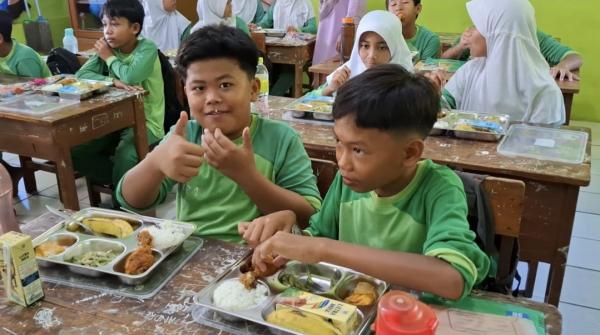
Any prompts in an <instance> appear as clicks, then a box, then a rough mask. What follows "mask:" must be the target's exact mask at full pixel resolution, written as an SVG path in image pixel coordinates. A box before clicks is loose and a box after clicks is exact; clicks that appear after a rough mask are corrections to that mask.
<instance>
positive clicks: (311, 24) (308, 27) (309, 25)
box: [300, 17, 318, 35]
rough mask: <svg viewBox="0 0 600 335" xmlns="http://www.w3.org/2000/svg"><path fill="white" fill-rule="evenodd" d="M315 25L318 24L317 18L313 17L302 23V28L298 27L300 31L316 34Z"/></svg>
mask: <svg viewBox="0 0 600 335" xmlns="http://www.w3.org/2000/svg"><path fill="white" fill-rule="evenodd" d="M317 26H318V25H317V19H315V18H314V17H313V18H311V19H309V20H308V21H306V22H305V23H304V26H302V28H300V31H301V32H303V33H309V34H313V35H316V34H317Z"/></svg>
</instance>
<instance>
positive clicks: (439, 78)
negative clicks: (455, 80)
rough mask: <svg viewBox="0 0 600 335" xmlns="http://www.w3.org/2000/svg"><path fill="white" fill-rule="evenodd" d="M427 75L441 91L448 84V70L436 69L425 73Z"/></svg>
mask: <svg viewBox="0 0 600 335" xmlns="http://www.w3.org/2000/svg"><path fill="white" fill-rule="evenodd" d="M423 75H424V76H425V77H427V78H428V79H429V80H430V81H431V83H432V84H433V86H435V87H436V89H437V90H438V91H441V90H442V88H444V85H446V71H443V70H435V71H429V72H425V73H423Z"/></svg>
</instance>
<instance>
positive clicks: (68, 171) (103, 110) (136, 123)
mask: <svg viewBox="0 0 600 335" xmlns="http://www.w3.org/2000/svg"><path fill="white" fill-rule="evenodd" d="M4 79H6V78H4ZM13 80H15V79H13ZM128 127H133V131H134V135H135V146H136V151H137V154H138V156H139V157H140V159H141V158H143V157H144V156H146V154H147V153H148V139H147V136H146V121H145V116H144V104H143V100H142V95H141V94H136V93H129V92H126V91H123V90H117V89H114V88H112V89H111V90H110V91H109V92H108V93H105V94H103V95H99V96H96V97H93V98H91V99H89V100H84V101H82V102H81V103H79V104H77V105H73V106H69V107H66V108H63V109H62V110H59V111H56V112H54V113H51V114H48V115H46V116H42V117H35V116H29V115H26V114H15V113H9V112H4V111H2V108H1V107H0V129H2V131H0V151H7V152H12V153H15V154H18V155H19V158H20V161H21V166H23V167H24V170H25V175H24V177H23V178H24V181H25V189H26V190H27V192H28V193H33V192H36V191H37V186H36V182H35V175H34V172H35V171H36V170H38V169H40V168H41V166H40V164H38V163H35V162H33V161H32V159H31V157H37V158H41V159H44V160H48V161H52V162H55V163H56V164H55V165H56V171H57V179H58V188H59V190H60V197H61V200H62V202H63V204H64V206H65V208H69V209H73V210H77V209H79V200H78V199H77V190H76V187H75V171H74V170H73V162H72V161H71V148H73V147H74V146H76V145H78V144H82V143H86V142H88V141H90V140H93V139H97V138H100V137H102V136H105V135H107V134H110V133H112V132H115V131H117V130H121V129H125V128H128Z"/></svg>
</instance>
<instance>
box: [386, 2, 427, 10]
mask: <svg viewBox="0 0 600 335" xmlns="http://www.w3.org/2000/svg"><path fill="white" fill-rule="evenodd" d="M413 3H414V4H415V6H417V5H419V4H420V3H421V0H413ZM389 6H390V0H385V9H387V8H388V7H389Z"/></svg>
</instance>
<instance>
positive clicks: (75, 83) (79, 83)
mask: <svg viewBox="0 0 600 335" xmlns="http://www.w3.org/2000/svg"><path fill="white" fill-rule="evenodd" d="M111 85H112V83H110V82H104V81H96V80H86V79H77V78H72V77H68V78H64V79H61V80H59V81H57V82H55V83H54V84H49V85H46V86H44V87H42V88H41V90H42V92H45V93H47V94H56V93H59V94H65V95H84V94H91V93H92V92H99V91H102V90H104V89H106V88H107V87H109V86H111Z"/></svg>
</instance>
